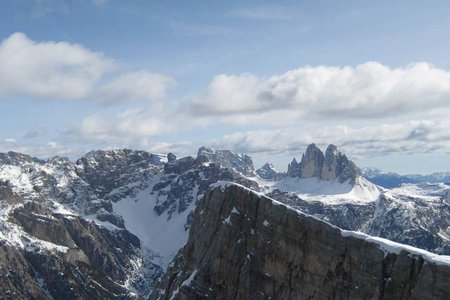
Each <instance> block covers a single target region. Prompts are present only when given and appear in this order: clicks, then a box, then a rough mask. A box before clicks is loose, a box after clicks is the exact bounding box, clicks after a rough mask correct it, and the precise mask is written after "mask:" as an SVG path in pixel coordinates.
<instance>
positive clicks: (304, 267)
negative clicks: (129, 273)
mask: <svg viewBox="0 0 450 300" xmlns="http://www.w3.org/2000/svg"><path fill="white" fill-rule="evenodd" d="M365 238H367V236H362V237H361V236H360V235H358V234H356V233H352V232H346V231H342V230H340V229H338V228H336V227H334V226H332V225H330V224H327V223H325V222H322V221H319V220H317V219H315V218H313V217H311V216H308V215H305V214H303V213H300V212H299V211H296V210H294V209H292V208H290V207H287V206H285V205H282V204H281V203H279V202H276V201H274V200H271V199H270V198H267V197H265V196H262V195H259V194H256V193H255V192H253V191H250V190H248V189H246V188H244V187H241V186H237V185H234V184H233V185H229V186H228V187H225V188H224V187H218V188H216V189H213V190H212V191H210V192H208V193H207V194H206V195H205V196H204V197H203V198H202V200H201V201H200V202H199V203H198V205H197V208H196V211H195V217H194V220H193V223H192V227H191V229H190V232H189V239H188V241H187V243H186V245H185V246H184V247H183V249H182V250H181V251H180V252H179V253H178V255H177V256H176V257H175V259H174V261H173V263H172V265H171V266H169V268H168V270H167V273H166V274H165V275H164V276H163V277H162V279H161V280H160V281H159V282H158V283H157V285H156V287H155V289H154V291H153V293H152V294H151V296H150V299H421V300H423V299H449V297H450V282H449V281H448V278H450V259H448V258H443V257H439V256H433V255H432V254H431V253H427V252H424V251H421V250H419V249H411V248H408V247H406V248H405V247H404V246H402V245H399V244H395V243H392V242H389V241H386V240H382V239H374V241H368V240H365ZM405 249H406V250H405ZM408 250H410V251H408ZM411 251H412V252H411Z"/></svg>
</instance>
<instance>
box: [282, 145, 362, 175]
mask: <svg viewBox="0 0 450 300" xmlns="http://www.w3.org/2000/svg"><path fill="white" fill-rule="evenodd" d="M360 174H361V171H360V170H359V169H358V167H357V166H356V165H355V163H353V162H352V161H351V160H349V159H348V158H347V156H346V155H344V154H342V153H341V152H339V151H338V149H337V147H336V146H335V145H329V146H328V147H327V150H326V151H325V155H324V154H323V152H322V151H321V150H320V149H319V148H318V147H317V146H316V145H315V144H310V145H309V146H308V147H307V148H306V152H305V153H304V154H303V155H302V160H301V161H300V163H298V162H297V160H296V159H295V158H294V160H293V161H292V162H291V163H290V164H289V166H288V171H287V176H289V177H299V178H312V177H317V178H318V179H321V180H326V181H331V180H338V181H339V182H341V183H343V182H346V181H349V182H350V183H352V184H354V183H355V180H356V177H357V176H359V175H360Z"/></svg>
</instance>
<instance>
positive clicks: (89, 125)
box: [68, 107, 176, 143]
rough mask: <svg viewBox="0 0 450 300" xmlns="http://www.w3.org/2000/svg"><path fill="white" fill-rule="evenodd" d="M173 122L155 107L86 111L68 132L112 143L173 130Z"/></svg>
mask: <svg viewBox="0 0 450 300" xmlns="http://www.w3.org/2000/svg"><path fill="white" fill-rule="evenodd" d="M158 112H159V113H160V115H159V114H158ZM175 123H176V122H173V123H170V122H168V121H167V118H166V117H165V116H164V113H163V112H161V111H160V110H159V111H158V110H156V109H155V107H148V108H145V109H136V110H127V111H125V112H123V113H120V114H118V115H113V116H108V115H105V114H94V115H90V116H87V117H86V118H84V119H83V120H82V121H81V123H80V124H79V125H78V126H75V127H74V128H72V129H71V130H70V131H69V132H68V133H69V135H71V136H74V137H76V138H80V139H82V140H88V141H103V142H108V143H112V142H118V141H121V140H122V141H125V140H128V141H129V140H132V139H137V140H139V139H145V138H148V137H153V136H157V135H163V134H168V133H172V132H174V131H175V130H176V129H175Z"/></svg>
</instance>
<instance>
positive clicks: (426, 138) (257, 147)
mask: <svg viewBox="0 0 450 300" xmlns="http://www.w3.org/2000/svg"><path fill="white" fill-rule="evenodd" d="M310 143H316V144H318V145H321V146H323V147H325V146H326V145H328V144H330V143H333V144H336V145H338V146H340V147H341V149H343V151H344V152H346V153H348V154H350V155H351V156H354V157H370V156H381V155H390V154H412V153H431V152H433V153H446V154H450V121H448V120H423V121H409V122H401V123H396V124H380V125H372V126H366V127H350V126H347V125H335V126H330V127H316V129H310V128H302V127H295V128H289V129H283V130H257V131H249V132H237V133H234V134H230V135H226V136H224V137H223V138H220V139H216V140H213V141H211V143H210V144H212V145H213V146H214V147H217V148H226V149H232V150H234V151H237V152H244V153H268V154H270V153H272V154H274V153H275V154H279V153H294V154H300V153H301V151H303V149H304V148H305V147H306V145H308V144H310Z"/></svg>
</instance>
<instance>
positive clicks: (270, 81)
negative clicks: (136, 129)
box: [188, 62, 450, 120]
mask: <svg viewBox="0 0 450 300" xmlns="http://www.w3.org/2000/svg"><path fill="white" fill-rule="evenodd" d="M188 107H189V112H190V113H191V115H192V116H196V117H208V116H211V115H214V116H215V118H217V116H219V117H224V118H230V116H239V115H240V116H243V115H245V116H248V117H249V120H251V117H254V116H256V115H262V114H264V113H266V114H267V113H273V112H275V111H289V112H295V113H296V114H297V116H299V117H302V116H307V117H308V118H313V117H315V118H333V119H343V118H346V119H347V118H356V119H362V118H385V117H389V116H395V115H398V114H402V115H404V114H405V113H412V112H418V111H422V110H427V111H428V110H430V109H437V108H442V107H445V108H448V107H450V72H448V71H446V70H443V69H439V68H436V67H434V66H432V65H430V64H427V63H413V64H410V65H407V66H405V67H401V68H390V67H388V66H385V65H382V64H381V63H378V62H367V63H364V64H360V65H357V66H355V67H351V66H347V67H330V66H318V67H309V66H306V67H301V68H298V69H295V70H291V71H288V72H286V73H283V74H281V75H273V76H270V77H267V78H264V77H258V76H255V75H253V74H243V75H225V74H222V75H218V76H216V77H215V78H214V79H213V80H212V82H211V83H210V84H209V86H208V87H207V88H206V89H205V90H204V91H203V92H202V93H200V94H199V95H197V96H196V97H194V98H193V99H191V101H190V102H189V103H188Z"/></svg>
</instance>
